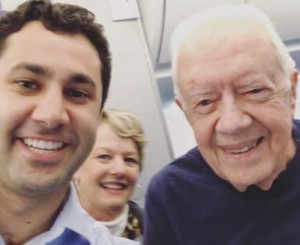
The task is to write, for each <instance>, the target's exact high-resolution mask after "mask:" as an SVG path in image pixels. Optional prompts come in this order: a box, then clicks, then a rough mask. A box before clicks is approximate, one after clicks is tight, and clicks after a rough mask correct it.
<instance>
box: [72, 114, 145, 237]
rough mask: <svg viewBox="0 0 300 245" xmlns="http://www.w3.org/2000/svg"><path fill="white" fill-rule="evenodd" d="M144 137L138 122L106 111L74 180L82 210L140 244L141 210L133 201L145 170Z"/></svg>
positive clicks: (112, 230)
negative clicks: (93, 142)
mask: <svg viewBox="0 0 300 245" xmlns="http://www.w3.org/2000/svg"><path fill="white" fill-rule="evenodd" d="M144 145H145V137H144V132H143V128H142V125H141V123H140V121H139V120H138V118H137V117H136V116H135V115H133V114H131V113H128V112H122V111H117V110H112V109H106V110H104V111H103V114H102V119H101V120H100V123H99V126H98V129H97V138H96V142H95V144H94V148H93V150H92V152H91V153H90V155H89V157H88V158H87V159H86V161H85V162H84V164H83V165H82V166H81V168H80V169H79V170H78V171H77V173H76V174H75V176H74V182H75V186H76V189H77V192H78V195H79V200H80V203H81V206H82V207H83V208H84V209H85V210H86V212H87V213H88V214H89V215H90V216H92V217H93V218H95V219H96V220H98V221H100V222H102V223H103V224H104V225H106V226H107V228H108V229H109V230H110V231H111V232H112V233H113V234H114V235H117V236H122V237H126V238H129V239H131V240H141V237H142V234H143V221H142V217H143V215H142V210H141V208H140V207H139V206H138V205H137V204H135V203H134V202H132V201H130V197H131V196H132V193H133V191H134V189H135V186H136V183H137V179H138V176H139V174H140V172H141V170H142V164H143V156H144V153H143V150H144Z"/></svg>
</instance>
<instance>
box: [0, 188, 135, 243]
mask: <svg viewBox="0 0 300 245" xmlns="http://www.w3.org/2000/svg"><path fill="white" fill-rule="evenodd" d="M66 228H68V229H69V230H71V231H73V232H75V233H78V234H80V235H81V236H83V237H84V238H86V239H87V240H89V242H90V244H91V245H138V244H139V243H138V242H135V241H132V240H129V239H125V238H121V237H116V236H113V235H112V234H111V233H110V231H109V230H108V229H107V228H106V227H105V226H104V225H103V224H101V223H100V222H97V221H96V220H94V219H93V218H92V217H91V216H89V215H88V214H87V213H86V212H84V211H83V209H82V208H81V206H80V204H79V200H78V197H77V193H76V190H75V187H74V186H73V184H71V188H70V195H69V197H68V200H67V201H66V202H65V204H64V207H63V209H62V211H61V212H60V214H59V215H58V217H57V218H56V221H55V222H54V224H53V226H52V227H51V229H50V230H48V231H46V232H44V233H42V234H40V235H38V236H36V237H34V238H33V239H31V240H30V241H28V242H26V243H25V244H24V245H45V244H46V243H47V242H50V241H52V240H54V239H56V238H58V237H59V236H60V235H61V234H62V233H63V232H64V231H65V229H66ZM3 244H4V242H3V239H2V237H1V236H0V245H3Z"/></svg>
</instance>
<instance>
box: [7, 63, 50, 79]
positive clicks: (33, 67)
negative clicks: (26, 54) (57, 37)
mask: <svg viewBox="0 0 300 245" xmlns="http://www.w3.org/2000/svg"><path fill="white" fill-rule="evenodd" d="M21 70H27V71H30V72H32V73H34V74H36V75H41V76H47V77H51V76H52V75H53V74H52V72H51V71H50V70H49V69H48V68H46V67H44V66H41V65H38V64H34V63H29V62H22V63H20V64H17V65H16V66H14V67H13V68H12V72H15V71H21Z"/></svg>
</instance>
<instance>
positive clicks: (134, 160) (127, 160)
mask: <svg viewBox="0 0 300 245" xmlns="http://www.w3.org/2000/svg"><path fill="white" fill-rule="evenodd" d="M124 160H125V162H128V163H135V164H138V161H137V160H136V159H135V158H132V157H126V158H125V159H124Z"/></svg>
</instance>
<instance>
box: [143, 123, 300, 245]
mask: <svg viewBox="0 0 300 245" xmlns="http://www.w3.org/2000/svg"><path fill="white" fill-rule="evenodd" d="M293 135H294V138H295V141H296V144H297V153H296V155H295V157H294V159H293V160H292V161H291V162H290V163H289V164H288V166H287V168H286V170H285V171H283V172H282V173H281V174H280V175H279V177H278V178H277V179H276V180H275V182H274V183H273V186H272V188H271V189H270V190H269V191H263V190H261V189H259V188H257V187H255V186H251V187H249V188H248V189H247V191H245V192H239V191H237V190H236V189H235V188H233V187H232V186H231V185H230V184H229V183H228V182H226V181H224V180H222V179H220V178H219V177H218V176H217V175H216V174H215V173H214V172H213V171H212V170H211V168H210V167H209V166H208V165H207V164H206V162H205V161H204V159H203V158H202V156H201V155H200V152H199V150H198V149H197V148H195V149H192V150H191V151H189V152H188V153H187V154H185V155H184V156H183V157H181V158H178V159H177V160H175V161H174V162H173V163H171V164H170V165H168V166H166V167H165V168H164V169H163V170H162V171H160V172H159V173H158V174H156V175H155V176H154V177H153V178H152V180H151V182H150V184H149V187H148V191H147V194H146V206H145V234H144V244H145V245H202V244H203V245H206V244H209V245H227V244H228V245H229V244H230V245H247V244H249V245H269V244H270V245H282V244H284V245H299V244H300V122H299V121H295V123H294V126H293Z"/></svg>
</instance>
